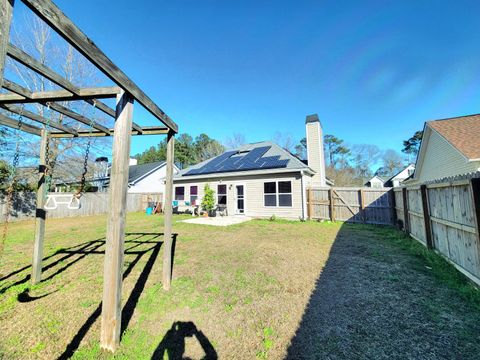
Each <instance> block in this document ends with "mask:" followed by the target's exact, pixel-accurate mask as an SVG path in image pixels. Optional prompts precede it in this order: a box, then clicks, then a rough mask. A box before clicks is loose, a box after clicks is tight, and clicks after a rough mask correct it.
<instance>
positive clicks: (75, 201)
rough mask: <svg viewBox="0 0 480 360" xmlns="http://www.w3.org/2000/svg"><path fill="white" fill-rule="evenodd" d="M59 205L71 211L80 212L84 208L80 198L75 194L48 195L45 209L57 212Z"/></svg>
mask: <svg viewBox="0 0 480 360" xmlns="http://www.w3.org/2000/svg"><path fill="white" fill-rule="evenodd" d="M58 205H67V209H69V210H79V209H80V208H81V207H82V204H81V202H80V198H79V197H78V196H75V194H73V195H72V194H48V195H47V200H46V201H45V205H44V209H45V210H55V209H57V208H58Z"/></svg>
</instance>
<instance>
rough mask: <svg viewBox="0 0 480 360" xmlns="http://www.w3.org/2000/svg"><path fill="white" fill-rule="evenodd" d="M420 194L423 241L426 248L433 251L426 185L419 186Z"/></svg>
mask: <svg viewBox="0 0 480 360" xmlns="http://www.w3.org/2000/svg"><path fill="white" fill-rule="evenodd" d="M420 193H421V194H422V208H423V222H424V223H425V240H426V242H427V248H429V249H433V242H432V229H431V225H430V209H429V206H428V194H427V185H420Z"/></svg>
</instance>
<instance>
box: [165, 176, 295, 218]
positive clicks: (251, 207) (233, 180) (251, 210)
mask: <svg viewBox="0 0 480 360" xmlns="http://www.w3.org/2000/svg"><path fill="white" fill-rule="evenodd" d="M269 181H291V182H292V206H291V207H278V206H277V207H269V206H265V205H264V193H263V190H264V187H263V184H264V183H265V182H269ZM207 183H208V184H210V187H211V188H212V189H213V190H214V191H215V197H217V185H218V184H225V185H227V211H228V215H234V214H235V201H236V196H235V190H236V188H235V185H237V184H238V185H244V193H245V215H246V216H250V217H255V218H268V217H270V216H272V215H275V216H276V217H279V218H285V219H298V218H299V217H301V216H302V184H301V183H302V182H301V176H300V172H299V173H298V174H292V173H290V174H272V175H268V174H266V175H253V176H239V177H228V178H224V179H222V178H214V179H199V180H191V181H189V180H188V179H178V180H177V179H176V180H174V189H175V187H178V186H185V200H189V199H190V186H192V185H196V186H198V199H199V200H198V204H200V202H201V199H202V197H203V195H204V186H205V184H207ZM174 191H175V190H174ZM174 197H175V192H174Z"/></svg>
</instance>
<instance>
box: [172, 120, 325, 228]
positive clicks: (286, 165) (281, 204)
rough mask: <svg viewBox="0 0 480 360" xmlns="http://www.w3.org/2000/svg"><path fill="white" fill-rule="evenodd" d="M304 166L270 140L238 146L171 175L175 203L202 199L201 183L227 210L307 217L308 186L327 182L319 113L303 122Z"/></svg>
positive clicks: (284, 216) (260, 216)
mask: <svg viewBox="0 0 480 360" xmlns="http://www.w3.org/2000/svg"><path fill="white" fill-rule="evenodd" d="M305 127H306V135H307V136H306V138H307V157H308V165H307V164H305V163H304V162H302V161H301V160H300V159H298V158H297V157H295V156H294V155H292V154H291V153H290V152H288V151H286V150H284V149H283V148H281V147H280V146H278V145H277V144H274V143H272V142H269V141H263V142H258V143H254V144H247V145H243V146H240V147H239V148H237V149H234V150H229V151H226V152H224V153H223V154H221V155H219V156H216V157H214V158H212V159H209V160H206V161H204V162H201V163H199V164H197V165H194V166H191V167H189V168H187V169H184V170H181V171H180V172H179V173H178V174H177V175H176V176H175V177H174V180H173V183H174V194H173V196H174V197H173V198H174V200H175V201H177V202H182V201H183V202H185V201H186V202H189V203H191V204H197V205H198V204H200V203H201V199H202V197H203V192H204V186H205V184H209V185H210V187H211V188H212V189H213V190H214V191H215V196H216V203H217V205H221V206H224V207H226V209H227V213H228V215H246V216H251V217H257V218H268V217H271V216H272V215H275V216H276V217H280V218H290V219H299V218H302V219H303V218H306V216H307V208H306V204H307V202H306V189H307V187H309V186H327V185H328V184H331V182H328V181H327V179H326V177H325V159H324V154H323V134H322V126H321V124H320V120H319V118H318V115H316V114H315V115H309V116H307V118H306V121H305Z"/></svg>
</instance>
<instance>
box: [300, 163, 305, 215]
mask: <svg viewBox="0 0 480 360" xmlns="http://www.w3.org/2000/svg"><path fill="white" fill-rule="evenodd" d="M300 184H301V187H302V220H303V221H305V220H306V218H305V207H306V204H305V183H304V181H303V170H301V171H300Z"/></svg>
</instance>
